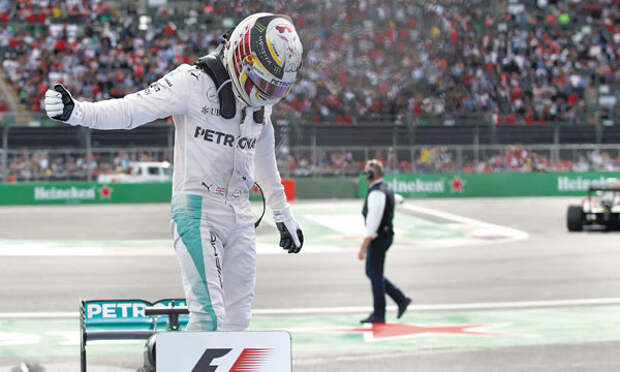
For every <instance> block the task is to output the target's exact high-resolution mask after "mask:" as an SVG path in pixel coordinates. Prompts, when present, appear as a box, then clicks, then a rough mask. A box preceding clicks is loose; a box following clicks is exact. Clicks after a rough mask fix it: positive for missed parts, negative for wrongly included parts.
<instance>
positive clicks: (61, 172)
mask: <svg viewBox="0 0 620 372" xmlns="http://www.w3.org/2000/svg"><path fill="white" fill-rule="evenodd" d="M368 156H370V157H373V158H376V159H379V160H381V161H382V162H383V163H384V164H385V169H386V171H387V172H390V173H411V172H413V173H438V172H444V173H492V172H551V171H563V172H587V171H619V170H620V151H609V150H601V151H597V150H579V151H575V152H574V153H573V152H572V151H571V152H569V153H565V154H560V156H559V158H558V159H556V160H552V156H551V154H550V151H549V150H547V151H532V150H529V149H527V148H524V147H520V146H514V147H511V148H508V149H504V150H501V151H500V150H497V151H487V150H484V151H481V152H480V153H479V156H478V159H479V160H478V161H476V160H475V159H474V154H473V153H466V154H461V156H462V159H460V160H459V159H458V155H457V153H456V150H454V149H449V148H446V147H442V146H438V147H425V148H421V149H419V150H417V152H416V153H415V154H414V156H413V159H412V158H411V154H410V153H409V152H407V153H404V154H398V153H397V152H396V151H394V150H391V149H387V150H385V151H372V152H370V153H369V154H368ZM365 160H366V158H365V157H364V156H363V155H362V154H356V153H355V154H354V153H353V152H351V151H328V152H322V153H320V155H318V158H317V159H313V156H312V154H311V153H302V152H299V153H296V154H294V155H293V154H291V155H289V156H288V157H280V159H279V164H278V166H279V168H280V172H281V174H282V175H283V176H286V177H310V176H314V177H316V176H324V177H341V176H349V177H357V176H358V175H359V174H360V173H361V172H362V171H363V169H364V165H365ZM134 161H170V154H169V152H168V151H167V150H166V151H137V150H135V151H129V152H128V151H118V152H94V153H93V155H92V156H90V157H89V156H87V155H86V154H85V153H83V152H82V153H75V152H51V153H50V152H47V151H28V150H27V149H24V150H22V151H21V152H19V153H12V154H11V155H10V156H9V158H8V174H7V175H8V177H9V180H10V181H36V180H86V179H87V178H88V176H89V174H90V177H91V179H93V180H96V179H97V176H98V175H100V174H119V173H128V172H130V168H131V167H130V163H131V162H134ZM459 163H460V164H459ZM1 174H2V169H1V168H0V175H1Z"/></svg>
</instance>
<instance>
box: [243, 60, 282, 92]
mask: <svg viewBox="0 0 620 372" xmlns="http://www.w3.org/2000/svg"><path fill="white" fill-rule="evenodd" d="M244 70H245V73H246V74H247V75H248V78H250V80H252V82H253V83H254V85H255V86H256V88H257V89H258V90H260V91H261V92H262V93H263V94H265V95H266V96H268V97H271V98H282V97H284V96H286V95H287V94H288V92H289V91H290V90H291V86H292V84H286V83H284V82H277V83H276V82H274V81H273V80H272V81H271V82H270V81H267V80H265V79H264V78H263V77H262V76H261V75H260V74H258V73H257V72H256V68H255V67H252V66H248V65H245V66H244Z"/></svg>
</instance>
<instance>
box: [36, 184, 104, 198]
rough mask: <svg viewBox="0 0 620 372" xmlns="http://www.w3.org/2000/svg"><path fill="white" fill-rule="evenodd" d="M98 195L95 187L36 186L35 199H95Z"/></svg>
mask: <svg viewBox="0 0 620 372" xmlns="http://www.w3.org/2000/svg"><path fill="white" fill-rule="evenodd" d="M95 197H96V193H95V187H94V186H92V187H76V186H71V187H56V186H51V187H46V186H37V187H35V188H34V200H93V199H95Z"/></svg>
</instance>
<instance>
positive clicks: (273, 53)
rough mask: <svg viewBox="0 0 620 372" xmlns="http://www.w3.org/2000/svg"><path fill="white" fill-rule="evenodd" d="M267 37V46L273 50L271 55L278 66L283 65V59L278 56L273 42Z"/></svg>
mask: <svg viewBox="0 0 620 372" xmlns="http://www.w3.org/2000/svg"><path fill="white" fill-rule="evenodd" d="M265 39H266V40H267V47H268V48H269V51H270V52H271V56H272V57H273V59H274V60H275V61H276V63H277V64H278V66H280V67H282V61H281V60H280V58H278V55H277V54H276V51H275V50H273V46H272V45H271V42H269V38H267V37H266V38H265Z"/></svg>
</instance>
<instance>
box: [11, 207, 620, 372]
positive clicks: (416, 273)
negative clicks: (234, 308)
mask: <svg viewBox="0 0 620 372" xmlns="http://www.w3.org/2000/svg"><path fill="white" fill-rule="evenodd" d="M575 201H578V199H576V198H506V199H427V200H409V201H407V202H406V203H407V204H412V205H415V206H419V207H424V208H430V209H432V210H437V211H443V212H449V213H451V214H455V215H458V216H463V217H467V218H471V219H476V220H480V221H484V222H487V223H492V224H497V225H501V226H507V227H511V228H515V229H518V230H520V231H523V232H526V233H527V234H528V235H529V237H528V238H527V239H520V240H515V241H512V242H498V243H495V242H493V241H492V240H489V241H488V242H486V243H484V244H475V245H462V246H461V245H458V244H456V245H454V246H448V247H441V248H437V249H435V248H433V246H429V245H422V246H419V247H416V246H413V247H402V249H399V243H398V240H397V242H396V244H395V246H394V247H393V248H392V249H391V251H390V252H389V254H388V259H387V270H386V273H387V275H388V276H389V277H390V279H391V280H392V281H393V282H395V283H396V284H397V285H399V286H400V287H401V288H402V289H403V290H404V291H405V292H406V293H407V294H408V295H410V296H411V297H413V299H414V304H415V305H416V306H418V307H419V308H418V309H419V311H416V307H414V308H413V309H412V311H410V312H409V313H408V314H407V316H406V317H405V318H404V320H405V322H406V323H410V324H421V323H424V324H426V325H429V324H430V325H436V324H443V323H445V322H449V323H471V322H476V321H478V322H480V321H484V322H486V321H487V320H488V319H496V320H497V319H499V320H497V321H494V322H493V324H495V325H497V324H499V323H502V324H504V325H505V324H507V323H506V322H509V323H511V324H513V323H514V324H513V326H512V328H510V326H509V328H510V331H511V332H509V333H528V334H529V335H531V334H532V333H536V334H540V335H543V336H540V335H538V336H536V337H539V338H538V339H536V340H537V341H527V340H526V341H527V342H526V341H522V340H521V339H519V340H517V341H515V342H508V341H502V342H491V341H479V340H478V338H476V337H474V336H459V337H460V339H459V340H460V341H454V342H453V340H452V338H449V339H448V338H444V339H440V337H435V336H433V335H430V336H428V337H421V338H417V339H415V343H407V342H405V341H407V340H409V339H405V340H404V341H401V342H400V343H393V344H387V343H381V344H380V343H366V344H363V343H362V341H359V340H361V336H360V337H359V340H357V339H356V340H355V341H356V342H357V341H359V347H356V346H355V345H358V344H355V343H353V344H352V345H353V346H349V347H346V348H345V347H344V346H342V345H340V344H334V345H332V346H330V345H327V346H326V347H320V345H318V346H317V343H319V344H320V343H321V342H322V341H321V339H320V338H319V339H318V341H316V339H315V340H314V341H313V340H312V339H310V338H308V339H307V340H306V341H304V340H305V338H304V337H303V336H302V337H299V339H300V341H299V342H298V343H296V342H297V341H296V336H295V335H296V334H294V337H293V340H294V343H293V348H294V367H295V368H294V370H295V371H296V372H297V371H301V372H305V371H499V370H502V371H524V370H527V371H618V370H620V354H619V353H618V350H620V337H617V335H615V334H611V333H609V332H612V331H620V307H618V306H617V304H616V305H601V304H598V303H597V302H596V301H594V302H593V304H586V305H575V306H573V307H569V308H567V309H566V310H562V309H563V308H564V307H562V308H560V307H558V309H555V308H554V306H553V305H552V304H553V303H556V302H557V301H564V300H574V299H614V298H618V297H620V270H618V262H620V233H613V232H612V233H607V232H584V233H567V232H566V228H565V221H564V218H565V210H566V206H567V205H568V203H569V202H575ZM306 203H308V202H297V203H296V205H300V206H303V205H304V204H306ZM333 203H337V202H335V201H333ZM347 203H349V204H351V203H359V201H355V202H352V201H349V202H347ZM335 208H336V207H335ZM168 210H169V207H168V205H163V204H161V205H158V204H152V205H131V206H127V205H117V206H96V207H94V206H80V205H77V206H61V207H56V206H47V207H3V208H0V240H2V241H10V240H14V239H19V240H23V239H28V240H36V241H66V240H73V241H94V242H96V241H98V240H113V239H118V240H133V239H138V240H145V239H148V240H151V239H152V240H158V241H161V240H165V239H168V237H169V220H168V213H169V212H168ZM272 228H273V227H270V226H269V225H266V226H264V227H263V230H261V231H259V233H260V234H264V233H265V234H267V233H269V232H268V231H266V230H268V229H272ZM306 239H307V242H312V239H313V236H307V238H306ZM182 296H183V293H182V288H181V286H180V281H179V270H178V267H177V263H176V259H175V257H174V256H172V255H141V256H132V255H109V256H106V255H104V256H71V255H70V256H63V255H58V256H41V255H32V256H13V255H6V256H0V299H1V300H0V315H2V314H6V313H18V312H19V313H22V312H74V311H76V308H77V304H78V301H79V298H81V297H88V298H144V299H149V300H154V299H158V298H165V297H182ZM370 301H371V299H370V290H369V283H368V281H367V279H366V278H365V276H364V271H363V265H362V264H361V263H360V262H359V261H358V260H357V258H356V248H355V246H350V247H349V248H348V249H342V250H341V251H336V252H329V253H324V254H322V253H315V254H311V253H307V254H300V255H296V256H294V255H285V254H281V255H280V254H261V255H259V256H258V278H257V287H256V299H255V302H254V308H256V309H265V310H270V309H292V308H294V309H312V308H331V309H334V311H335V312H337V311H336V310H337V309H340V310H341V312H340V313H338V314H339V315H338V317H335V316H336V315H335V314H331V313H330V312H329V310H326V311H325V312H322V313H321V314H320V315H316V316H315V317H314V318H304V321H307V322H308V324H314V326H315V327H316V326H317V324H319V325H320V324H322V323H326V324H332V323H334V324H335V323H337V324H344V323H346V324H344V325H346V326H348V327H357V326H358V325H357V324H356V323H357V320H358V319H360V318H361V317H362V316H365V315H366V314H365V313H363V312H361V311H355V310H351V309H349V308H350V307H360V306H362V307H363V306H368V305H369V304H370ZM505 302H528V303H532V304H531V305H530V306H527V307H526V308H524V309H523V308H511V306H506V307H507V308H506V309H503V308H502V309H487V310H485V309H482V310H480V311H478V312H474V310H475V309H472V308H470V307H472V306H473V305H472V306H470V307H468V308H467V309H466V310H462V311H448V310H443V311H442V310H440V308H439V307H437V308H436V309H435V310H433V309H434V308H433V306H434V305H439V304H451V305H458V304H480V303H485V304H495V303H505ZM545 302H546V303H549V304H551V305H549V308H548V309H545V310H540V309H538V306H537V305H536V304H538V303H545ZM388 304H390V302H389V301H388ZM424 306H428V309H424ZM473 307H475V306H473ZM349 310H351V311H349ZM500 310H501V311H500ZM616 310H617V311H616ZM554 311H557V313H556V312H554ZM562 311H564V312H562ZM491 315H492V316H491ZM573 316H574V317H573ZM290 317H291V315H289V314H282V315H268V316H262V317H261V316H260V315H259V316H256V317H255V319H256V323H257V324H259V326H260V324H261V322H262V324H264V325H265V327H269V326H270V323H269V321H270V320H273V319H275V320H276V321H282V322H286V320H287V319H288V318H290ZM330 317H331V318H330ZM535 317H538V318H537V319H540V320H539V321H532V319H533V318H535ZM393 318H394V317H393V315H391V318H390V319H389V321H395V319H393ZM479 319H481V320H479ZM507 319H508V320H507ZM581 319H583V321H582V320H581ZM10 320H11V319H5V322H6V321H10ZM500 320H501V321H500ZM563 320H565V323H562V321H563ZM295 321H297V319H295ZM330 322H331V323H330ZM347 322H349V323H347ZM498 322H499V323H498ZM528 322H529V323H528ZM5 325H6V324H5ZM519 327H521V328H519ZM554 327H555V328H554ZM560 329H568V330H573V329H574V330H576V331H575V332H569V331H566V332H561V331H559V330H560ZM525 330H527V332H525ZM549 330H552V331H549ZM601 330H606V331H608V333H606V334H604V335H603V334H602V333H601ZM358 331H359V330H358ZM1 332H2V328H0V333H1ZM361 332H364V330H361ZM612 333H613V332H612ZM364 334H367V333H364ZM552 334H553V336H551V335H552ZM350 336H351V337H350V338H353V337H357V336H358V335H350ZM478 337H480V336H478ZM528 337H529V336H528ZM532 337H533V336H532ZM446 340H448V341H449V342H448V341H446ZM485 340H486V339H485ZM515 340H516V339H515ZM523 340H525V338H523ZM313 342H314V343H313ZM390 342H391V341H390ZM2 348H3V346H2V343H0V371H11V370H12V367H15V366H17V365H18V364H19V363H20V362H21V361H22V360H27V361H28V362H29V363H32V364H40V365H41V366H43V367H45V371H68V370H77V365H78V364H77V358H75V357H73V358H72V357H66V356H54V355H52V354H50V355H49V356H46V355H32V354H33V353H28V352H27V350H26V349H25V348H26V347H25V348H24V353H23V355H19V353H15V352H12V354H11V355H8V354H9V353H4V354H3V352H2ZM35 354H37V353H35ZM140 357H141V356H140V355H136V356H130V355H119V356H117V357H110V356H106V355H95V356H94V357H93V358H92V359H91V362H92V367H93V368H92V369H90V370H92V371H119V370H120V371H130V370H132V369H133V370H135V367H136V366H137V363H139V361H140Z"/></svg>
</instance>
